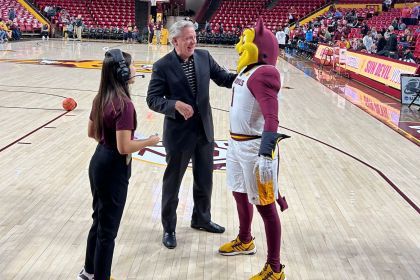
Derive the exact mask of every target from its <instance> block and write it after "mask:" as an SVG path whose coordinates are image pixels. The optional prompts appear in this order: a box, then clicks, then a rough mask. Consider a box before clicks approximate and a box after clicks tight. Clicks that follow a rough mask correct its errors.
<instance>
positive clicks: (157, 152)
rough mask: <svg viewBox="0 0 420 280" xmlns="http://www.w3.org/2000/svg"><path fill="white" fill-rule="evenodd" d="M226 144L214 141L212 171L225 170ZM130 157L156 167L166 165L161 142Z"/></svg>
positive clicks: (190, 165) (222, 141) (223, 141)
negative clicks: (156, 165)
mask: <svg viewBox="0 0 420 280" xmlns="http://www.w3.org/2000/svg"><path fill="white" fill-rule="evenodd" d="M227 147H228V142H227V141H225V140H220V141H215V145H214V152H213V160H214V165H213V170H226V152H227ZM132 157H133V158H134V159H137V160H141V161H144V162H149V163H154V164H158V165H162V166H163V165H166V160H165V158H166V152H165V148H164V147H163V145H162V142H159V143H158V144H157V145H155V146H153V147H147V148H145V149H143V150H141V151H139V152H137V153H133V155H132ZM188 167H190V168H191V167H192V164H191V161H190V163H189V164H188Z"/></svg>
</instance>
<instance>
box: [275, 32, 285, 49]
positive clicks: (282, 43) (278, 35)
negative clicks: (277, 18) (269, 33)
mask: <svg viewBox="0 0 420 280" xmlns="http://www.w3.org/2000/svg"><path fill="white" fill-rule="evenodd" d="M276 39H277V43H278V44H279V48H280V49H281V50H284V47H285V46H286V33H285V32H284V31H283V28H281V27H280V28H278V31H277V32H276Z"/></svg>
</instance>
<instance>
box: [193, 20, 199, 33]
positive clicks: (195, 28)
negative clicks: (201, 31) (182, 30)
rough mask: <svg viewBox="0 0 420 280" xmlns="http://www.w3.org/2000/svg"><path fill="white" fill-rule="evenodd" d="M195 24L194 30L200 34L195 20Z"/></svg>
mask: <svg viewBox="0 0 420 280" xmlns="http://www.w3.org/2000/svg"><path fill="white" fill-rule="evenodd" d="M193 24H194V30H195V32H196V33H197V32H198V22H196V21H195V20H193Z"/></svg>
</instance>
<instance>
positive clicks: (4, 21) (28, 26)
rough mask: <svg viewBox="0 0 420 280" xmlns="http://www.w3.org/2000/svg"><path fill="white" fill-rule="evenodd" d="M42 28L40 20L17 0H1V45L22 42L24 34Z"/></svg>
mask: <svg viewBox="0 0 420 280" xmlns="http://www.w3.org/2000/svg"><path fill="white" fill-rule="evenodd" d="M40 28H41V24H40V23H39V22H38V20H37V19H35V18H34V17H33V16H32V14H31V13H29V11H28V10H26V9H25V8H24V7H23V6H22V5H21V4H20V3H19V2H17V0H0V43H5V42H8V41H12V40H20V39H21V37H22V33H23V32H34V31H37V30H40Z"/></svg>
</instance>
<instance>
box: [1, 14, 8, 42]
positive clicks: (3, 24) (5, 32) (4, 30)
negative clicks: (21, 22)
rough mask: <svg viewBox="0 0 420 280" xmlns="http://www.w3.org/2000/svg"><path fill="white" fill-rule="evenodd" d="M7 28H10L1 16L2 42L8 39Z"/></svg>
mask: <svg viewBox="0 0 420 280" xmlns="http://www.w3.org/2000/svg"><path fill="white" fill-rule="evenodd" d="M7 30H8V28H7V26H6V24H5V23H4V21H3V19H2V18H0V43H1V44H3V43H4V42H7V41H8V38H7Z"/></svg>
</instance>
